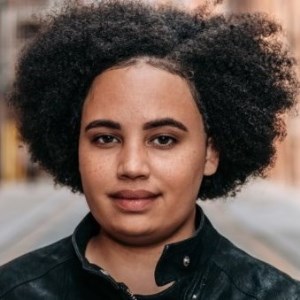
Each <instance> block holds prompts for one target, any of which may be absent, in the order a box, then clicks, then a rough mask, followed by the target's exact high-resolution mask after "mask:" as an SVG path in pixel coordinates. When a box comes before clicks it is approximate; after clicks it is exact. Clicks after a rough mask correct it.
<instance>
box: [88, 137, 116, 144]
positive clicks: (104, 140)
mask: <svg viewBox="0 0 300 300" xmlns="http://www.w3.org/2000/svg"><path fill="white" fill-rule="evenodd" d="M93 143H96V144H100V145H107V144H115V143H119V139H118V138H116V137H115V136H113V135H109V134H103V135H98V136H96V137H95V138H94V139H93Z"/></svg>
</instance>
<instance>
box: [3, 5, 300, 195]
mask: <svg viewBox="0 0 300 300" xmlns="http://www.w3.org/2000/svg"><path fill="white" fill-rule="evenodd" d="M217 2H218V1H217ZM281 32H282V28H281V26H280V25H279V24H277V23H276V22H274V21H273V20H270V19H268V17H267V16H265V15H262V14H240V15H229V16H225V15H213V14H210V15H209V14H207V13H206V11H205V9H203V10H201V9H199V10H198V11H194V12H188V11H184V10H182V9H179V8H175V7H171V6H161V5H156V6H153V5H150V4H146V3H143V2H141V1H133V0H127V1H121V0H103V1H101V2H100V3H98V4H92V5H89V6H83V5H78V4H74V3H73V4H71V5H68V6H66V7H64V8H63V9H62V10H60V12H59V13H58V14H52V16H48V17H47V18H46V19H44V20H43V21H42V23H41V30H40V32H39V33H38V35H37V36H36V37H35V38H34V40H33V41H31V42H30V44H29V45H28V46H27V47H26V48H25V49H24V50H23V52H22V54H21V56H20V59H19V64H18V68H17V74H16V80H15V82H14V85H13V88H12V92H11V94H10V96H9V97H8V102H9V104H10V105H11V106H12V107H13V108H14V109H15V111H16V113H17V117H18V120H19V122H18V124H19V129H20V132H21V135H22V137H23V139H24V141H25V142H26V143H28V145H29V149H30V152H31V155H32V158H33V160H34V161H37V162H38V163H39V164H40V165H41V166H42V167H43V168H44V169H45V170H46V171H48V172H49V173H50V174H52V175H53V177H54V179H55V182H56V183H59V184H62V185H66V186H69V187H70V188H71V189H72V191H73V192H82V185H81V178H80V174H79V167H78V139H79V128H80V118H81V110H82V105H83V101H84V99H85V97H86V95H87V92H88V90H89V88H90V86H91V83H92V81H93V80H94V78H95V77H96V76H97V75H99V74H100V73H102V72H103V71H104V70H107V69H108V68H111V67H113V66H116V65H120V64H124V63H125V64H126V62H130V61H131V62H134V61H135V60H138V59H139V58H141V57H143V58H147V61H148V63H150V64H153V65H155V66H156V67H158V68H164V69H167V70H168V71H170V72H173V73H177V74H178V75H180V76H182V77H183V78H185V79H186V80H187V81H188V82H189V83H190V87H191V89H192V91H193V95H194V97H195V101H196V102H197V104H198V106H199V110H200V112H201V114H202V115H203V118H204V122H205V128H206V131H207V134H208V136H209V137H210V138H211V140H212V142H213V145H214V147H215V149H216V150H217V151H218V152H219V154H220V163H219V167H218V170H217V172H216V173H215V174H214V175H213V176H209V177H204V179H203V182H202V185H201V188H200V190H199V197H200V198H201V199H203V200H204V199H212V198H215V197H220V196H226V195H234V194H235V192H236V191H237V190H238V189H239V187H240V186H241V185H242V184H243V183H245V181H246V180H247V178H248V177H249V176H264V175H265V172H266V170H267V169H268V167H269V166H271V165H272V163H273V161H274V155H275V147H274V142H275V140H277V139H280V138H282V137H284V135H285V124H284V123H283V121H282V118H281V115H282V113H284V112H285V111H287V110H288V109H291V108H292V107H294V104H295V99H296V96H297V92H298V87H299V84H298V81H297V79H296V76H295V72H294V65H295V61H294V59H293V58H292V57H291V55H290V54H289V52H288V51H287V49H286V47H285V45H284V43H283V42H282V41H281V39H280V38H279V37H280V33H281Z"/></svg>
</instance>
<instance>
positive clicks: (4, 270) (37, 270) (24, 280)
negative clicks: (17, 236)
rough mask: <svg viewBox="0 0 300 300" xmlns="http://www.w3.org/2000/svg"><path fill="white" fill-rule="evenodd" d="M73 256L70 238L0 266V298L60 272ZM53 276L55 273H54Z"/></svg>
mask: <svg viewBox="0 0 300 300" xmlns="http://www.w3.org/2000/svg"><path fill="white" fill-rule="evenodd" d="M73 258H74V250H73V248H72V242H71V238H70V237H68V238H64V239H62V240H60V241H58V242H56V243H54V244H51V245H49V246H46V247H43V248H41V249H38V250H35V251H33V252H30V253H28V254H25V255H23V256H21V257H19V258H16V259H14V260H12V261H11V262H9V263H7V264H5V265H3V266H1V267H0V299H4V298H2V297H5V296H6V295H7V294H9V293H10V292H13V291H14V290H16V289H17V288H21V289H22V287H24V286H25V285H32V283H33V282H35V281H37V280H41V279H43V278H44V277H47V276H48V275H49V273H56V272H61V267H63V265H64V264H65V263H67V262H68V261H70V260H72V259H73ZM54 276H55V275H54Z"/></svg>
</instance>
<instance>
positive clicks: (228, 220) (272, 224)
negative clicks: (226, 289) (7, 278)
mask: <svg viewBox="0 0 300 300" xmlns="http://www.w3.org/2000/svg"><path fill="white" fill-rule="evenodd" d="M200 205H201V206H202V207H203V209H204V211H205V212H206V214H207V215H208V217H209V219H210V220H211V221H212V223H213V224H214V226H215V227H216V228H217V229H218V230H219V231H220V232H221V233H222V234H223V235H224V236H226V237H227V238H229V240H231V241H232V242H233V243H235V244H236V245H237V246H239V247H240V248H242V249H243V250H245V251H246V252H248V253H250V254H251V255H253V256H255V257H258V258H259V259H261V260H263V261H266V262H268V263H270V264H272V265H274V266H275V267H277V268H279V269H281V270H282V271H284V272H286V273H288V274H290V275H291V276H292V277H294V278H296V279H298V280H300V190H296V189H291V188H285V187H282V186H280V185H278V184H274V183H272V182H269V181H265V180H258V181H255V182H252V183H250V184H248V185H247V186H246V187H245V188H244V189H243V190H242V192H240V193H239V194H238V195H237V196H236V197H235V198H227V199H217V200H214V201H206V202H200ZM87 212H88V207H87V205H86V203H85V199H84V197H82V196H80V195H76V194H72V193H71V192H70V191H69V190H67V189H65V188H55V187H53V184H52V183H51V182H50V181H48V180H43V181H40V182H34V183H18V184H5V185H1V186H0V265H1V264H4V263H6V262H8V261H9V260H11V259H13V258H15V257H17V256H20V255H22V254H24V253H26V252H28V251H31V250H34V249H36V248H39V247H42V246H45V245H47V244H50V243H52V242H54V241H56V240H58V239H60V238H63V237H65V236H67V235H70V234H71V233H72V232H73V230H74V228H75V227H76V225H77V224H78V223H79V221H80V220H81V219H82V218H83V216H84V215H85V214H86V213H87Z"/></svg>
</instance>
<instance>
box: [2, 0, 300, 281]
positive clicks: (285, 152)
mask: <svg viewBox="0 0 300 300" xmlns="http://www.w3.org/2000/svg"><path fill="white" fill-rule="evenodd" d="M78 1H80V2H93V0H90V1H87V0H78ZM94 1H96V0H94ZM98 1H101V0H98ZM145 1H146V0H145ZM149 1H150V0H149ZM155 1H157V2H159V1H160V2H170V3H174V4H181V5H185V6H186V8H187V9H194V8H195V7H197V5H199V4H201V3H203V2H204V1H205V0H177V1H176V0H165V1H162V0H151V2H155ZM59 3H62V1H53V0H0V265H1V264H3V263H5V262H7V261H9V260H10V259H12V258H14V257H16V256H19V255H20V254H22V253H25V252H28V251H29V250H33V249H36V248H37V247H40V246H43V245H46V244H49V243H51V242H54V241H56V240H57V239H59V238H62V237H64V236H66V235H69V234H71V232H72V231H73V229H74V227H75V226H76V224H78V222H79V221H80V219H81V218H82V217H83V216H84V215H85V214H86V213H87V211H88V209H87V206H86V204H85V201H84V198H83V197H82V196H80V195H74V194H71V193H70V192H69V191H68V190H66V189H64V188H54V187H53V184H52V182H51V179H50V178H49V177H48V176H47V175H46V174H44V173H43V172H42V171H40V170H39V168H38V167H37V166H36V165H35V164H33V163H31V162H30V159H29V155H28V153H27V149H26V146H25V145H23V144H22V143H21V142H20V140H19V138H18V133H17V130H16V126H15V121H14V120H13V118H12V115H11V114H10V113H9V111H8V109H7V107H6V106H5V104H4V97H5V94H6V93H7V92H8V91H9V88H10V86H11V83H12V80H13V78H14V69H15V62H16V58H17V54H18V52H19V51H20V49H21V48H22V46H23V45H24V44H25V43H26V42H28V41H30V39H31V38H32V37H34V35H35V34H36V32H37V31H38V24H37V22H36V19H35V17H33V14H40V13H44V12H46V11H47V10H48V9H49V8H50V9H51V7H53V6H54V5H57V4H59ZM218 10H219V11H221V12H225V13H230V12H249V11H251V12H253V11H261V12H266V13H268V14H270V15H271V16H273V17H275V18H277V19H278V20H279V21H280V22H281V23H282V24H283V27H284V28H285V32H286V38H287V40H288V43H289V44H290V47H291V49H292V51H293V53H294V56H295V57H296V59H298V61H299V62H300V1H299V0H289V1H286V0H224V2H223V4H222V5H221V6H220V7H219V8H218ZM299 73H300V71H299V69H298V74H299ZM286 122H287V125H288V134H287V138H286V140H285V141H284V142H283V143H280V144H278V145H277V147H278V157H277V161H276V165H275V166H274V168H273V169H272V170H271V171H270V173H269V176H268V178H267V179H266V180H256V181H253V182H250V183H249V184H248V185H247V186H246V187H245V188H244V189H243V191H242V192H241V193H240V194H238V196H237V197H236V198H235V199H221V200H219V201H213V202H205V203H201V205H202V207H203V208H204V209H205V211H206V212H207V215H208V216H209V217H210V219H211V220H212V222H213V224H214V225H215V227H217V228H218V230H219V231H221V232H222V233H223V234H224V235H225V236H227V237H228V238H229V239H230V240H231V241H233V242H234V243H235V244H237V245H238V246H240V247H241V248H242V249H245V250H246V251H247V252H249V253H251V254H252V255H254V256H256V257H259V258H261V259H262V260H264V261H267V262H269V263H271V264H272V265H275V266H276V267H278V268H279V269H281V270H283V271H285V272H287V273H289V274H291V275H292V276H293V277H295V278H298V279H299V280H300V117H299V116H298V117H295V116H286Z"/></svg>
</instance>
